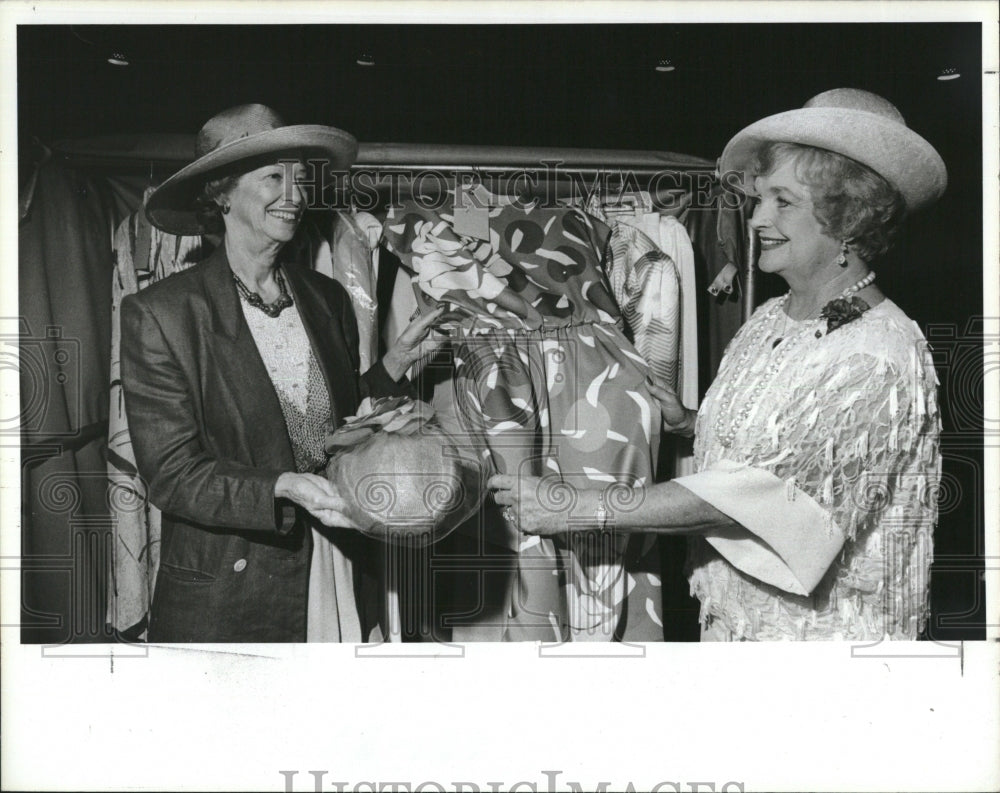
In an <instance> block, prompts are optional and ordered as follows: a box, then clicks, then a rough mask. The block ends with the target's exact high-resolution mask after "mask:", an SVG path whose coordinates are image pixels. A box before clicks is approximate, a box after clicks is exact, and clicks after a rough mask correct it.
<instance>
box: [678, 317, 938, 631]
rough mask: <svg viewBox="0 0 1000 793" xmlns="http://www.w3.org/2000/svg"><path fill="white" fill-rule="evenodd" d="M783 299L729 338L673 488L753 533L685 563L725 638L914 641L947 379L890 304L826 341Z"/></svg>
mask: <svg viewBox="0 0 1000 793" xmlns="http://www.w3.org/2000/svg"><path fill="white" fill-rule="evenodd" d="M783 305H784V304H783V300H782V298H776V299H774V300H771V301H769V302H768V303H765V304H764V305H763V306H762V307H761V308H760V309H758V311H757V312H756V313H755V314H754V316H753V317H752V318H751V319H750V321H749V322H748V323H747V324H746V325H745V326H744V327H743V328H741V330H740V332H739V333H738V334H737V336H736V337H735V338H734V339H733V341H732V343H731V344H730V347H729V349H728V350H727V352H726V355H725V357H724V359H723V361H722V364H721V366H720V369H719V374H718V377H717V379H716V380H715V382H714V383H713V385H712V387H711V388H710V389H709V391H708V394H707V395H706V398H705V400H704V402H703V404H702V406H701V409H700V411H699V415H698V422H697V425H696V442H695V455H696V464H697V470H698V472H699V473H697V474H694V475H693V476H691V477H682V478H680V479H677V480H675V481H677V482H678V483H679V484H681V485H684V486H687V487H689V488H690V489H692V490H693V491H694V492H696V493H697V494H698V495H700V496H701V497H702V498H705V499H706V500H708V501H709V502H710V503H713V504H715V505H716V506H717V507H719V508H720V509H722V511H723V512H726V513H727V514H729V515H730V516H732V517H734V518H736V519H737V520H738V521H739V522H740V523H742V524H743V526H745V527H746V528H747V529H749V530H750V531H751V532H752V533H753V535H755V536H754V537H753V538H750V540H747V539H746V538H745V534H742V535H741V538H736V537H734V536H728V537H727V536H725V533H720V535H719V536H714V537H713V536H711V535H709V536H707V537H706V538H699V539H697V540H693V541H692V544H691V553H690V555H689V576H690V582H691V590H692V594H693V595H695V596H697V597H698V598H699V600H700V601H701V604H702V608H701V620H702V623H703V625H705V626H706V627H707V628H709V630H710V633H711V634H712V635H713V636H714V637H715V638H736V639H742V638H746V639H760V640H776V639H849V640H877V639H881V638H883V636H885V635H887V634H888V635H889V637H890V638H895V639H912V638H915V637H916V636H917V634H918V633H919V632H920V630H921V629H922V627H923V624H924V622H925V619H926V615H927V595H928V589H929V568H930V562H931V556H932V532H933V527H934V524H935V522H936V520H937V491H938V486H939V482H940V455H939V451H938V435H939V432H940V420H939V416H938V410H937V402H936V385H937V378H936V376H935V373H934V367H933V363H932V361H931V359H930V353H929V350H928V347H927V343H926V341H925V340H924V337H923V335H922V334H921V333H920V330H919V328H917V326H916V325H915V323H913V322H912V321H911V320H909V319H908V318H907V317H906V315H905V314H904V313H903V312H902V311H901V310H900V309H899V307H898V306H896V305H895V304H894V303H892V302H891V301H889V300H885V301H883V302H882V303H880V304H879V305H877V306H875V307H874V308H872V309H870V310H869V311H867V312H866V313H865V314H863V315H862V316H861V317H860V318H858V319H856V320H855V321H853V322H850V323H848V324H846V325H843V326H842V327H839V328H837V329H835V330H833V331H831V332H829V333H827V331H826V323H825V321H821V320H807V321H802V322H795V321H792V320H790V319H789V318H788V317H787V315H785V313H784V311H783V310H782V309H783Z"/></svg>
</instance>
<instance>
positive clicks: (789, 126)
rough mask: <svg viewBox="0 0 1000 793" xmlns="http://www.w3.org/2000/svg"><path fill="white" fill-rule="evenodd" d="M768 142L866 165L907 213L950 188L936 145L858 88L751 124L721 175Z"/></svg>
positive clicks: (740, 166)
mask: <svg viewBox="0 0 1000 793" xmlns="http://www.w3.org/2000/svg"><path fill="white" fill-rule="evenodd" d="M768 141H781V142H785V143H800V144H803V145H806V146H815V147H816V148H819V149H827V150H828V151H833V152H836V153H837V154H842V155H844V156H845V157H850V158H851V159H852V160H856V161H857V162H860V163H862V164H863V165H867V166H868V167H869V168H871V169H872V170H873V171H875V173H877V174H879V175H880V176H882V178H884V179H885V180H886V181H887V182H889V184H891V185H892V186H893V187H895V188H896V189H897V190H898V191H899V192H900V194H901V195H902V196H903V200H904V201H905V202H906V209H907V212H913V211H914V210H916V209H920V208H921V207H924V206H926V205H928V204H930V203H932V202H934V201H936V200H937V199H938V198H940V197H941V194H942V193H944V190H945V187H947V185H948V171H947V169H946V168H945V165H944V161H943V160H942V159H941V155H939V154H938V153H937V151H936V150H935V149H934V147H933V146H931V144H930V143H928V142H927V141H926V140H924V139H923V138H922V137H920V135H918V134H917V133H916V132H914V131H913V130H912V129H910V128H909V127H907V126H906V121H905V120H904V119H903V116H902V114H901V113H900V112H899V111H898V110H897V109H896V107H895V106H894V105H893V104H892V103H890V102H888V101H886V100H885V99H883V98H882V97H881V96H878V95H877V94H873V93H871V92H869V91H862V90H860V89H858V88H834V89H833V90H830V91H824V92H823V93H822V94H819V95H818V96H814V97H813V98H812V99H810V100H809V101H808V102H806V103H805V106H804V107H802V108H800V109H798V110H788V111H786V112H784V113H777V114H776V115H773V116H768V117H767V118H763V119H761V120H760V121H756V122H754V123H753V124H751V125H750V126H748V127H746V128H745V129H743V130H741V131H740V132H738V133H737V134H736V135H735V136H734V137H733V139H732V140H730V141H729V143H727V144H726V148H725V150H724V151H723V152H722V157H721V159H720V160H719V170H720V172H721V173H723V174H725V173H728V172H730V171H738V172H742V171H745V170H746V168H747V165H748V163H749V161H750V159H751V158H752V157H753V155H754V152H755V151H756V150H757V148H758V147H759V146H760V145H761V144H763V143H765V142H768Z"/></svg>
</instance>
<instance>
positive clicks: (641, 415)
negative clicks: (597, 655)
mask: <svg viewBox="0 0 1000 793" xmlns="http://www.w3.org/2000/svg"><path fill="white" fill-rule="evenodd" d="M453 220H454V216H453V215H451V213H450V212H449V210H448V209H441V210H434V209H427V208H425V207H422V206H420V205H419V204H417V203H416V202H413V201H408V202H404V203H403V205H402V206H401V207H396V208H395V209H393V210H390V214H389V217H388V218H387V220H386V224H385V240H386V243H387V245H388V246H389V247H390V249H391V250H392V251H393V252H394V253H395V254H396V255H397V256H398V257H399V259H400V261H401V263H402V265H403V267H404V268H406V270H407V271H408V272H409V274H410V276H411V280H412V282H413V284H414V287H415V290H416V292H417V299H418V302H419V303H421V304H423V305H424V306H427V305H431V304H433V303H436V302H442V303H446V304H447V305H448V307H449V309H450V310H452V311H454V312H456V314H457V315H458V316H459V317H460V320H458V321H457V322H456V323H455V327H454V339H455V341H454V345H453V346H454V363H455V371H454V377H453V381H452V382H453V404H454V409H455V411H456V412H457V419H458V421H457V423H458V424H459V426H462V427H464V430H465V433H466V435H465V438H466V443H467V444H469V445H470V446H471V447H473V448H474V449H476V450H477V451H478V453H479V454H481V456H482V457H483V458H484V459H485V460H486V461H487V462H488V463H489V465H490V466H491V467H492V468H493V469H494V470H496V471H500V472H507V473H517V472H523V473H526V474H531V475H534V476H542V477H545V476H547V475H550V476H549V478H548V479H543V482H544V483H545V485H546V486H547V487H548V488H549V490H548V493H549V495H550V496H551V498H552V503H553V508H554V509H560V508H564V507H568V506H569V505H568V503H567V502H563V501H561V499H562V498H563V496H564V495H565V493H566V492H567V491H566V490H565V489H564V488H560V483H561V482H568V483H570V484H572V485H573V486H574V487H576V488H597V489H604V490H605V491H606V495H607V497H608V500H609V506H610V509H611V510H612V511H614V510H615V509H619V510H624V509H627V508H628V503H629V501H630V498H629V494H630V493H634V492H635V491H633V488H634V487H637V486H641V485H644V484H649V483H650V482H651V481H652V472H653V460H654V459H655V454H656V444H657V441H658V436H659V411H658V409H657V406H656V403H655V401H654V400H653V398H652V396H651V394H650V393H649V391H648V388H647V385H646V383H647V378H648V376H649V368H648V366H647V365H646V363H645V361H644V360H643V359H642V357H641V356H640V355H639V354H638V353H637V352H636V351H635V348H634V347H633V346H632V345H631V344H630V343H629V342H628V340H627V339H626V338H625V336H624V335H623V333H622V332H621V330H620V329H619V327H618V326H617V323H618V322H619V320H620V315H619V311H618V308H617V306H616V304H615V301H614V298H613V297H612V295H611V292H610V290H609V286H608V281H607V278H606V276H605V273H604V271H603V269H602V265H601V260H602V254H603V252H604V250H605V246H606V243H607V240H608V235H609V232H610V229H609V228H608V227H607V226H606V225H605V224H603V223H601V222H599V221H597V220H595V219H593V218H591V217H589V216H588V215H586V214H585V213H584V212H582V211H580V210H576V209H564V208H542V207H540V206H535V205H527V206H524V205H520V204H515V203H514V202H512V201H510V200H507V199H501V198H499V197H493V206H492V207H491V208H490V209H489V239H475V238H472V237H463V236H461V235H460V234H458V233H456V231H455V228H454V226H453ZM570 498H571V497H570ZM589 517H590V518H591V519H592V516H589ZM506 542H507V543H508V546H509V547H510V548H511V549H513V550H515V551H516V552H517V565H518V569H517V571H516V573H515V575H514V576H513V580H512V581H511V587H510V590H509V592H508V594H507V610H506V614H505V618H504V620H503V625H501V626H499V628H498V630H497V635H496V638H497V639H505V640H543V641H565V640H569V639H572V640H575V641H588V640H590V641H607V640H612V639H624V640H636V641H643V640H645V641H656V640H661V639H662V618H661V616H660V610H661V598H660V585H659V583H660V582H659V578H658V572H659V559H658V557H657V556H656V554H654V553H652V551H653V550H654V549H655V538H650V537H644V536H638V535H637V536H634V537H632V538H630V539H627V538H625V537H623V536H620V535H616V534H614V533H613V532H609V533H608V534H606V535H603V536H602V535H596V533H593V534H592V533H580V534H575V535H567V536H564V537H555V538H540V537H534V536H528V535H522V534H520V533H519V532H517V531H516V529H515V528H514V527H508V532H507V536H506Z"/></svg>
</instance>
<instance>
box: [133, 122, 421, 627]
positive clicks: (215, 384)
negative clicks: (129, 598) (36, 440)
mask: <svg viewBox="0 0 1000 793" xmlns="http://www.w3.org/2000/svg"><path fill="white" fill-rule="evenodd" d="M356 153H357V142H356V141H355V139H354V138H353V137H352V136H351V135H349V134H347V133H346V132H343V131H341V130H339V129H335V128H333V127H326V126H318V125H298V126H286V125H284V124H283V122H282V121H281V119H280V118H279V117H278V116H277V114H276V113H275V112H274V111H273V110H271V109H270V108H267V107H264V106H262V105H245V106H240V107H235V108H231V109H229V110H226V111H224V112H222V113H220V114H218V115H217V116H215V117H214V118H212V119H211V120H210V121H208V123H206V124H205V126H204V127H203V128H202V130H201V132H200V133H199V135H198V139H197V154H198V158H197V159H196V161H195V162H193V163H192V164H190V165H189V166H187V167H185V168H184V169H182V170H181V171H179V172H178V173H177V174H175V175H174V176H172V177H171V178H170V179H168V180H167V181H166V182H165V183H164V184H163V185H162V186H161V187H160V188H159V189H158V190H157V191H156V192H155V193H154V194H153V195H152V196H151V197H150V199H149V201H148V203H147V207H146V212H147V216H148V217H149V220H150V222H151V223H153V224H154V225H155V226H157V227H159V228H161V229H163V230H165V231H168V232H171V233H174V234H205V233H211V232H220V231H222V232H224V237H223V238H222V242H221V243H220V244H219V245H218V247H217V248H216V249H215V251H214V252H213V253H212V254H211V255H210V256H209V257H208V258H207V259H206V260H205V261H204V262H202V263H200V264H198V265H197V266H195V267H193V268H191V269H189V270H186V271H184V272H182V273H178V274H176V275H174V276H172V277H170V278H169V279H166V280H164V281H161V282H160V283H157V284H155V285H154V286H152V287H150V288H149V289H146V290H144V291H142V292H140V293H138V294H136V295H133V296H130V297H128V298H126V299H125V300H124V301H123V302H122V382H123V388H124V393H125V405H126V410H127V413H128V418H129V425H130V429H131V433H132V442H133V446H134V449H135V453H136V460H137V462H138V468H139V472H140V474H141V475H142V476H143V477H144V479H145V480H146V482H147V486H148V490H149V497H150V500H151V502H152V503H153V504H155V505H156V506H157V507H159V508H160V509H161V510H162V512H163V524H162V548H161V555H160V558H161V562H160V569H159V573H158V575H157V579H156V587H155V593H154V597H153V602H152V607H151V617H150V626H149V639H150V640H151V641H164V642H237V641H240V642H281V641H305V639H306V620H307V592H308V591H309V571H310V555H311V552H312V527H315V526H318V525H320V524H321V525H322V527H324V531H325V536H327V537H328V538H329V540H330V541H331V542H333V543H334V544H335V546H336V548H337V552H338V554H339V555H340V560H341V564H340V565H339V567H338V568H337V569H338V575H339V577H340V578H341V579H343V580H339V581H337V582H336V586H335V587H333V588H332V589H331V591H332V592H334V600H335V603H334V604H333V605H332V607H331V608H332V613H331V614H330V615H329V618H330V619H331V620H333V621H334V623H335V624H334V626H333V627H334V630H333V635H334V636H335V637H339V638H340V639H341V640H344V641H364V640H368V639H371V638H373V637H375V636H376V635H377V633H376V632H377V622H378V618H379V614H380V611H381V608H380V587H379V585H378V581H377V573H376V567H377V566H376V564H375V562H377V554H378V551H377V547H372V546H370V545H369V544H368V543H369V542H371V541H369V540H368V539H366V538H365V537H363V536H362V535H360V534H358V533H356V532H354V531H351V529H352V528H353V524H352V523H351V521H350V520H349V519H348V518H347V517H345V515H344V514H342V509H343V506H344V503H343V501H342V499H341V497H340V494H338V492H337V490H336V488H335V486H334V485H332V484H331V483H330V482H328V481H327V480H326V479H325V478H324V477H322V476H319V475H317V474H315V473H313V472H314V471H317V470H319V469H320V468H321V466H322V465H323V464H324V462H325V454H324V448H323V445H324V438H325V435H326V432H327V430H328V424H329V422H330V421H331V419H333V420H334V422H336V421H337V420H341V419H343V418H345V417H347V416H350V415H352V414H353V413H354V412H355V409H356V408H357V405H358V402H359V400H360V398H361V397H362V396H363V395H372V396H383V395H384V396H390V395H398V394H403V393H406V392H407V391H408V389H409V383H408V382H407V381H406V379H405V376H404V375H405V372H406V371H407V369H408V368H409V366H410V365H411V364H412V363H413V362H414V361H415V360H416V359H417V357H418V356H419V354H420V352H421V350H420V347H421V344H422V342H424V341H425V338H426V337H427V335H428V333H429V331H430V327H431V324H432V323H433V321H434V320H435V319H436V315H434V314H431V315H428V316H426V317H424V318H423V319H421V320H419V321H417V322H415V323H414V324H413V325H411V326H410V327H409V328H408V329H407V330H406V331H405V332H404V334H403V335H402V336H401V337H400V340H399V341H398V342H397V344H396V346H394V347H393V348H392V349H391V350H390V351H389V352H388V353H387V354H386V355H385V357H384V358H383V359H382V360H381V361H379V362H378V363H376V364H375V365H374V366H372V368H371V369H369V370H368V371H367V372H364V373H360V372H359V371H358V361H359V358H358V330H357V325H356V321H355V317H354V313H353V311H352V309H351V304H350V302H349V299H348V296H347V294H346V292H345V290H344V289H343V288H342V287H340V285H339V284H337V283H336V282H334V281H332V280H330V279H329V278H326V277H325V276H322V275H319V274H317V273H314V272H312V271H310V270H307V269H305V268H304V267H302V266H300V265H298V264H296V263H295V262H293V261H291V260H290V258H289V257H288V256H284V255H283V253H282V252H283V250H284V249H285V245H286V243H288V242H289V241H290V240H291V239H292V237H293V235H294V234H295V231H296V228H297V227H298V225H299V222H300V220H301V219H302V215H303V212H304V211H305V208H306V207H305V195H304V190H303V185H302V182H303V181H304V178H305V163H306V162H309V163H315V162H316V161H317V160H320V161H324V162H327V163H329V164H330V165H331V166H332V167H333V168H335V169H343V168H346V167H348V166H349V165H350V163H351V162H352V161H353V159H354V157H355V156H356ZM429 343H431V344H433V342H429ZM426 351H427V348H426V347H425V348H424V352H426ZM326 634H327V636H329V635H330V631H326Z"/></svg>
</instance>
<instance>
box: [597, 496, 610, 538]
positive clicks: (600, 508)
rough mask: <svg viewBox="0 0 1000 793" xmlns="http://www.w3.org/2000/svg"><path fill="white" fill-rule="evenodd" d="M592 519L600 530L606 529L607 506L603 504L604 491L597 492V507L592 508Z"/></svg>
mask: <svg viewBox="0 0 1000 793" xmlns="http://www.w3.org/2000/svg"><path fill="white" fill-rule="evenodd" d="M594 520H595V522H596V523H597V528H598V529H599V530H600V531H607V527H608V510H607V507H605V506H604V493H598V494H597V509H595V510H594Z"/></svg>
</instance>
